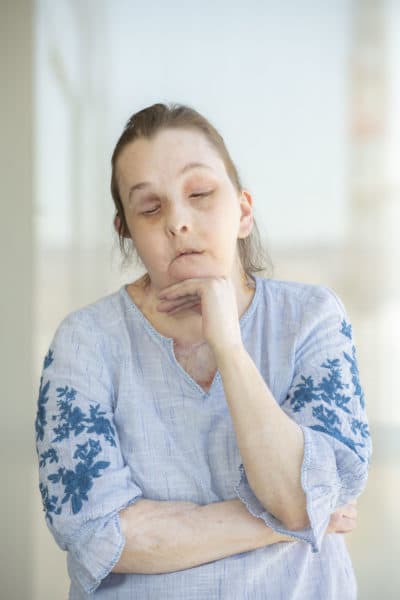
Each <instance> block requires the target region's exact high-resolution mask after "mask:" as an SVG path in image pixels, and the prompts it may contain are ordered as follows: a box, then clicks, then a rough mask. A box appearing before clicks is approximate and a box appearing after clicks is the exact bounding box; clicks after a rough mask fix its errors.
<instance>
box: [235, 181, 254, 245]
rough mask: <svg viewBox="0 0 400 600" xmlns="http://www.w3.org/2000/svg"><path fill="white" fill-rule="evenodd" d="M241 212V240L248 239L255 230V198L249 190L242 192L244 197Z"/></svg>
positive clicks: (239, 234)
mask: <svg viewBox="0 0 400 600" xmlns="http://www.w3.org/2000/svg"><path fill="white" fill-rule="evenodd" d="M240 212H241V216H240V225H239V233H238V238H239V239H240V238H246V237H247V236H248V235H250V233H251V230H252V229H253V222H254V217H253V198H252V197H251V194H250V192H248V191H247V190H242V195H241V197H240Z"/></svg>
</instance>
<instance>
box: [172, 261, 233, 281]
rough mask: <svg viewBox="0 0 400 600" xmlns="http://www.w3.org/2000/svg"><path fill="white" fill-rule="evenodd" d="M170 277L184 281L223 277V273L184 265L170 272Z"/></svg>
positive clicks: (176, 266)
mask: <svg viewBox="0 0 400 600" xmlns="http://www.w3.org/2000/svg"><path fill="white" fill-rule="evenodd" d="M169 274H170V276H171V277H172V278H173V279H175V280H176V281H184V280H185V279H195V278H197V277H222V273H221V272H216V270H213V269H207V268H193V267H192V268H190V267H184V266H183V265H174V266H173V267H172V268H171V269H170V270H169Z"/></svg>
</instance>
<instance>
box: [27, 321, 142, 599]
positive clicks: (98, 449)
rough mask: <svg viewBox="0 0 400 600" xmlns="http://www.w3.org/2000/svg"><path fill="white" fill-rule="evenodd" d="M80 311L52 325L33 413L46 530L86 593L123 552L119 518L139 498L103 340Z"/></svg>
mask: <svg viewBox="0 0 400 600" xmlns="http://www.w3.org/2000/svg"><path fill="white" fill-rule="evenodd" d="M93 321H94V320H93V318H92V317H91V316H90V315H88V314H86V313H85V312H84V311H76V312H74V313H71V314H70V315H69V316H68V317H66V318H65V319H64V321H63V322H62V323H61V324H60V325H59V327H58V329H57V331H56V332H55V335H54V337H53V340H52V342H51V344H50V348H49V350H48V352H47V354H46V356H45V358H44V364H43V369H42V374H41V378H40V387H39V397H38V407H37V414H36V422H35V429H36V448H37V454H38V462H39V489H40V493H41V496H42V500H43V509H44V512H45V518H46V522H47V525H48V527H49V529H50V531H51V533H52V534H53V536H54V538H55V540H56V542H57V544H58V545H59V546H60V548H62V549H63V550H66V551H67V552H68V561H69V563H73V565H74V575H75V577H76V578H77V580H78V583H79V585H80V586H81V587H82V588H83V590H84V591H85V592H86V593H91V592H93V591H94V590H95V589H96V588H97V587H98V585H99V584H100V582H101V580H102V579H103V578H104V577H106V575H108V573H109V572H110V571H111V570H112V568H113V566H114V565H115V564H116V563H117V562H118V559H119V557H120V554H121V552H122V549H123V546H124V541H125V540H124V538H123V535H122V532H121V530H120V523H119V514H118V512H119V511H120V510H121V509H122V508H125V507H127V506H128V505H130V504H132V503H133V502H135V501H137V500H139V499H140V498H141V497H142V492H141V490H140V488H139V487H138V486H137V485H136V483H135V482H134V481H133V479H132V476H131V472H130V469H129V467H128V466H127V465H126V464H124V460H123V457H122V454H121V450H120V446H119V440H118V432H117V430H116V427H115V423H114V418H113V416H114V402H115V397H114V386H113V383H112V378H111V375H110V372H109V368H108V360H107V357H108V354H107V352H108V349H107V344H106V340H105V339H104V335H103V334H101V333H100V330H99V329H98V327H96V323H95V322H93Z"/></svg>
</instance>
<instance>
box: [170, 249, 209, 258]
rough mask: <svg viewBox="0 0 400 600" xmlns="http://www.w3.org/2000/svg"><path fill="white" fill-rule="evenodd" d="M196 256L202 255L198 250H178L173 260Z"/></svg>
mask: <svg viewBox="0 0 400 600" xmlns="http://www.w3.org/2000/svg"><path fill="white" fill-rule="evenodd" d="M196 254H203V252H200V251H198V250H180V251H179V252H177V253H176V255H175V258H181V257H183V256H194V255H196Z"/></svg>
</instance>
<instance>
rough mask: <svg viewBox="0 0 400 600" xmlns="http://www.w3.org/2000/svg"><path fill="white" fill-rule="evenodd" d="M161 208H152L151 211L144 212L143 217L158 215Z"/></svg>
mask: <svg viewBox="0 0 400 600" xmlns="http://www.w3.org/2000/svg"><path fill="white" fill-rule="evenodd" d="M159 208H160V207H159V206H155V207H154V208H151V209H150V210H144V211H143V213H142V214H143V215H154V214H156V212H157V211H158V209H159Z"/></svg>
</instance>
